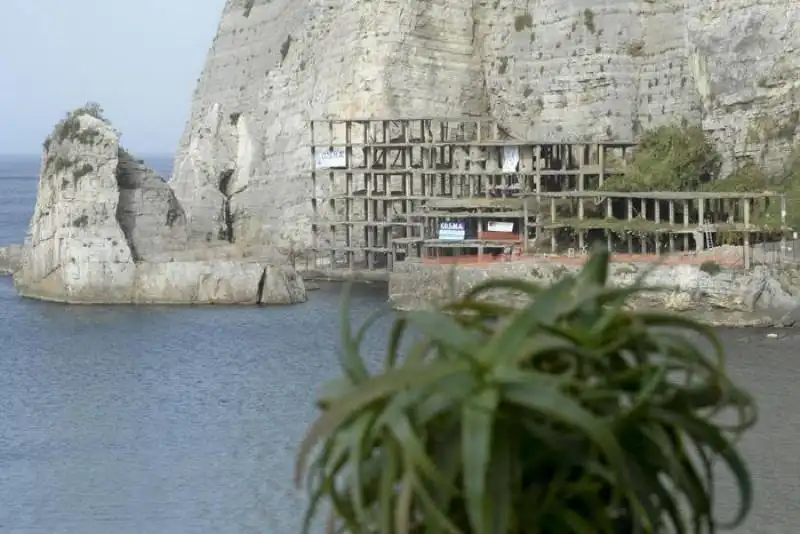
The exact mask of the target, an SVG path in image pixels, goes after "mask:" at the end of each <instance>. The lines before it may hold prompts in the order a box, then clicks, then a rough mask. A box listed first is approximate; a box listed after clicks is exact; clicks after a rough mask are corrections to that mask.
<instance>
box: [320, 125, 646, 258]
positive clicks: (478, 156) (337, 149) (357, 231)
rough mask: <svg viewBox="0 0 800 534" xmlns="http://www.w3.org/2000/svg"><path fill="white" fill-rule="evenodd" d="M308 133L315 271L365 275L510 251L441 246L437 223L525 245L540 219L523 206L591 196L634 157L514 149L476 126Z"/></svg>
mask: <svg viewBox="0 0 800 534" xmlns="http://www.w3.org/2000/svg"><path fill="white" fill-rule="evenodd" d="M310 132H311V157H312V171H311V181H312V190H313V194H312V199H311V202H312V209H313V214H314V215H313V216H314V219H313V221H312V230H313V236H314V245H313V248H314V252H315V254H316V257H315V264H316V265H317V266H320V267H324V266H327V267H330V268H336V267H340V268H348V269H367V270H374V269H388V270H391V268H392V265H393V263H394V262H395V261H396V260H397V259H398V258H405V257H418V256H420V255H422V254H423V253H424V251H425V250H431V249H442V248H448V247H459V248H462V249H463V248H470V247H473V248H475V249H476V250H478V251H481V250H482V249H483V248H486V247H493V246H500V245H501V244H508V243H507V241H508V240H507V239H502V240H498V239H492V236H491V235H488V236H487V235H485V234H486V232H481V231H478V232H475V235H474V236H473V237H474V238H473V239H465V240H462V241H460V242H459V243H458V244H455V243H444V242H442V240H439V239H437V236H436V231H437V224H438V222H439V221H440V220H442V219H453V218H462V219H469V220H491V219H498V218H499V219H504V220H507V219H509V218H513V219H516V218H518V219H519V220H520V221H521V223H520V228H519V231H518V232H517V233H518V235H519V239H520V240H521V241H523V242H524V243H526V245H527V240H528V237H529V234H530V233H531V232H538V231H539V229H540V228H539V225H537V221H541V220H542V213H541V210H540V209H538V210H534V209H532V206H533V205H536V206H537V207H538V206H539V199H537V200H536V202H535V203H533V202H534V201H532V200H524V201H523V200H522V199H523V198H526V197H530V196H531V195H537V194H540V193H546V192H562V191H584V190H593V189H598V188H600V187H602V185H603V183H604V181H605V179H606V178H607V177H609V176H611V175H613V174H618V173H620V172H622V168H621V167H620V166H619V164H620V163H621V162H624V161H625V156H626V152H627V150H628V149H629V148H631V147H632V144H630V143H577V144H567V143H544V142H533V141H520V140H516V139H511V138H510V137H509V136H508V135H506V134H505V133H504V132H503V131H502V129H501V128H500V127H499V126H498V125H497V123H496V122H495V121H493V120H491V119H488V118H482V117H478V118H460V119H447V118H445V119H435V118H422V119H402V120H396V119H358V120H357V119H352V120H314V121H311V124H310ZM612 155H613V156H612ZM609 156H612V157H609ZM513 199H516V200H513ZM532 203H533V204H532ZM531 220H532V222H531ZM537 235H538V234H537ZM500 241H502V242H503V243H499V242H500ZM526 248H527V246H526Z"/></svg>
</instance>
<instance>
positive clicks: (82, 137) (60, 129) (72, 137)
mask: <svg viewBox="0 0 800 534" xmlns="http://www.w3.org/2000/svg"><path fill="white" fill-rule="evenodd" d="M83 115H90V116H92V117H94V118H96V119H100V120H102V121H103V122H108V120H107V119H106V118H105V117H104V116H103V108H101V107H100V105H99V104H97V103H95V102H88V103H87V104H86V105H84V106H83V107H80V108H78V109H75V110H73V111H70V112H69V113H67V116H66V117H64V118H63V119H62V120H61V121H59V122H58V124H56V126H55V128H53V133H52V134H50V135H49V136H48V137H47V139H45V141H44V149H45V150H49V149H50V146H51V145H52V143H53V142H54V141H55V142H58V143H63V142H65V141H72V142H77V143H82V144H92V143H94V142H95V140H96V139H97V137H98V136H99V135H100V132H99V131H98V130H97V129H95V128H82V127H81V122H80V118H81V116H83Z"/></svg>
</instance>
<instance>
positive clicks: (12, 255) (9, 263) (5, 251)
mask: <svg viewBox="0 0 800 534" xmlns="http://www.w3.org/2000/svg"><path fill="white" fill-rule="evenodd" d="M20 259H22V246H21V245H5V246H2V247H0V275H9V274H14V271H16V270H17V269H18V268H19V262H20Z"/></svg>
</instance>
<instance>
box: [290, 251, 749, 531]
mask: <svg viewBox="0 0 800 534" xmlns="http://www.w3.org/2000/svg"><path fill="white" fill-rule="evenodd" d="M608 269H609V256H608V253H607V252H606V251H597V252H595V253H594V254H593V255H592V256H591V258H590V260H589V261H588V262H587V263H586V265H585V267H584V268H583V269H582V271H581V272H580V273H578V274H577V275H576V276H565V277H564V278H562V279H561V280H560V281H558V282H557V283H555V284H554V285H552V286H550V287H540V286H537V285H534V284H532V283H529V282H526V281H523V280H514V279H510V280H509V279H504V280H490V281H487V282H484V283H481V284H479V285H478V286H477V287H475V288H473V289H472V290H471V291H470V292H469V293H467V294H466V295H465V296H463V297H461V298H459V299H457V300H454V301H453V302H452V303H451V304H449V305H447V306H445V307H443V308H442V309H440V310H438V311H426V312H409V313H400V314H398V315H397V316H396V318H395V320H394V323H393V325H392V327H391V330H390V334H389V339H388V342H387V351H386V355H385V362H384V367H383V369H382V370H380V371H378V372H377V373H375V374H371V373H370V372H369V371H368V370H367V366H366V364H365V361H364V359H363V357H362V355H361V343H362V340H363V339H364V336H365V335H366V332H367V331H368V330H369V328H370V327H371V325H373V324H374V322H375V320H376V318H377V316H376V317H372V318H371V319H369V320H368V321H367V322H365V323H364V324H363V325H362V326H361V328H359V329H358V331H357V332H355V333H353V332H352V331H351V326H350V324H349V319H348V313H347V312H348V310H347V301H345V310H344V311H345V313H344V314H343V321H342V341H341V343H342V347H341V354H340V364H341V368H342V372H343V377H342V378H341V379H340V380H338V381H334V382H332V383H330V384H328V385H327V387H326V389H325V391H323V394H322V396H321V397H320V400H319V407H320V410H321V414H320V415H319V418H318V419H317V420H316V421H315V422H314V423H313V425H312V426H311V428H310V429H309V431H308V434H307V436H306V438H305V439H304V441H303V443H302V444H301V446H300V451H299V454H298V463H297V466H296V477H297V481H298V483H299V481H300V480H303V479H304V478H305V479H306V481H307V484H308V489H309V493H310V497H311V500H310V503H309V507H308V510H307V523H306V529H305V531H306V532H307V531H308V527H309V522H310V518H311V517H313V515H314V512H315V511H316V510H317V508H318V507H319V506H320V504H321V502H322V501H323V500H324V501H328V502H329V503H330V504H331V505H332V513H331V517H330V519H329V525H330V527H331V531H335V532H349V533H359V534H370V533H387V534H389V533H391V534H395V533H397V534H399V533H422V532H425V533H445V532H448V533H459V532H460V533H464V534H506V533H514V534H516V533H523V532H535V533H542V534H548V533H558V534H561V533H565V534H566V533H592V534H595V533H614V534H617V533H632V532H641V533H656V532H665V531H672V532H683V533H689V532H691V533H696V532H715V531H716V529H717V528H718V523H717V520H718V518H716V517H714V512H713V504H714V503H713V493H712V485H713V481H712V477H713V475H714V472H716V471H715V470H712V469H711V465H712V463H713V462H714V461H715V460H721V461H722V463H723V464H724V465H725V466H726V467H727V468H728V470H729V471H730V472H731V473H732V474H733V477H734V480H735V483H736V485H737V486H738V488H739V491H740V495H741V502H740V507H739V509H738V513H737V514H736V517H735V518H734V520H733V524H738V523H740V522H741V521H742V520H743V519H744V518H745V516H746V515H747V513H748V511H749V509H750V505H751V502H752V488H751V481H750V476H749V473H748V470H747V467H746V465H745V463H744V461H743V460H742V458H741V457H740V455H739V453H738V452H737V449H736V446H735V442H736V439H737V438H738V436H739V435H740V434H741V433H742V432H744V431H745V430H747V429H749V428H750V427H752V425H753V424H754V422H755V419H756V410H755V406H754V402H753V400H752V399H751V397H750V396H749V395H748V394H747V393H746V392H745V391H743V390H741V389H739V388H738V387H737V386H736V385H734V384H733V383H732V382H731V380H730V379H729V377H728V376H727V374H726V373H725V370H724V366H723V353H722V348H721V346H720V343H719V341H718V339H717V338H716V337H715V334H714V332H713V331H712V330H709V329H706V328H705V327H703V326H700V325H698V324H696V323H694V322H692V321H691V320H687V319H685V318H681V317H677V316H672V315H667V314H663V313H653V312H644V311H631V310H627V309H626V306H625V304H626V302H628V300H629V299H630V298H631V297H633V296H637V295H639V294H641V293H642V291H644V289H643V288H642V286H641V285H640V284H637V285H635V286H633V287H628V288H617V287H610V286H609V285H608V283H607V281H608ZM510 294H513V295H514V296H515V297H514V298H517V299H520V304H521V305H520V306H519V307H512V306H510V305H509V298H504V296H505V297H508V295H510ZM701 341H703V342H704V343H705V344H706V345H708V347H710V350H709V351H704V350H703V348H704V346H703V345H701ZM722 410H730V414H729V415H731V416H733V417H731V418H726V419H727V421H726V424H725V425H723V424H721V423H720V422H718V418H717V417H715V415H716V414H718V413H720V411H722ZM726 415H727V414H726Z"/></svg>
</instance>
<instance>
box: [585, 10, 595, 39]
mask: <svg viewBox="0 0 800 534" xmlns="http://www.w3.org/2000/svg"><path fill="white" fill-rule="evenodd" d="M583 25H584V26H586V29H587V30H589V32H590V33H594V32H595V31H596V28H595V26H594V11H592V10H591V9H589V8H588V7H587V8H586V9H584V10H583Z"/></svg>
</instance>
